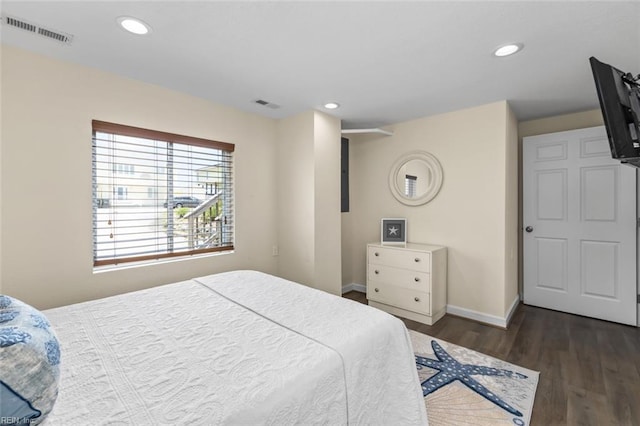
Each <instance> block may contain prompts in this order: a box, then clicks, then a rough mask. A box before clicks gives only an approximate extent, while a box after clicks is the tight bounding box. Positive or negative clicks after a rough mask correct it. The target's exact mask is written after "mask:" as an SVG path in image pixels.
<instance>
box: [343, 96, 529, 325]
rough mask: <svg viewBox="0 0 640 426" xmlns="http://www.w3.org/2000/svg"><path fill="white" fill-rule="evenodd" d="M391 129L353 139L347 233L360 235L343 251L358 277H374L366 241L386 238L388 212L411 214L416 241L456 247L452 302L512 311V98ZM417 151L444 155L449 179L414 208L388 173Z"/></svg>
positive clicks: (451, 260) (411, 236) (451, 252)
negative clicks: (397, 194) (397, 193)
mask: <svg viewBox="0 0 640 426" xmlns="http://www.w3.org/2000/svg"><path fill="white" fill-rule="evenodd" d="M390 129H391V130H393V132H394V135H393V136H390V137H385V136H372V135H363V136H356V137H353V138H351V155H352V157H353V158H354V162H353V165H352V168H351V179H352V192H351V213H350V214H351V215H352V219H351V220H349V219H343V233H347V234H350V235H352V236H353V237H352V239H351V241H344V239H343V244H344V245H343V251H344V250H351V259H352V263H353V270H352V271H351V276H352V278H353V282H355V283H358V284H364V283H365V281H366V275H365V245H366V244H367V243H368V242H375V241H379V240H380V219H381V218H383V217H405V218H407V220H408V224H407V231H408V240H409V241H410V242H419V243H431V244H440V245H444V246H447V247H448V304H449V305H453V306H456V307H459V308H461V309H466V310H470V311H475V312H480V313H482V314H485V315H491V316H496V317H499V318H504V317H505V314H506V302H505V299H506V298H507V297H508V296H510V295H512V294H514V293H515V288H516V283H515V280H514V277H513V275H514V271H515V270H517V263H516V262H517V260H516V256H515V254H514V255H513V256H510V254H509V252H510V251H511V250H515V248H514V245H515V242H516V241H517V229H516V227H515V226H514V223H515V222H516V219H515V216H516V215H517V213H516V211H517V207H516V203H515V199H517V195H516V194H517V187H516V186H515V185H514V182H517V174H516V173H517V166H516V165H514V164H513V162H514V161H513V160H515V157H516V152H517V148H515V145H516V143H517V141H516V139H515V123H514V118H513V115H512V114H511V112H510V110H509V107H508V104H507V103H506V102H497V103H493V104H490V105H484V106H480V107H476V108H470V109H466V110H462V111H456V112H452V113H447V114H442V115H437V116H432V117H426V118H421V119H418V120H413V121H409V122H405V123H400V124H397V125H394V126H390ZM413 150H425V151H428V152H430V153H432V154H433V155H435V156H436V157H437V158H438V160H440V162H441V164H442V167H443V169H444V182H443V186H442V189H441V191H440V193H439V194H438V196H437V197H436V198H435V199H433V200H432V201H431V202H430V203H428V204H426V205H423V206H418V207H407V206H404V205H403V204H400V203H399V202H398V201H396V200H395V198H393V196H392V195H391V192H390V190H389V188H388V182H387V178H388V173H389V170H390V168H391V166H392V164H393V163H394V161H396V159H397V158H399V157H400V156H401V155H403V154H404V153H406V152H409V151H413ZM512 157H513V158H512ZM514 191H515V193H514ZM343 275H345V276H348V275H349V273H348V272H344V273H343ZM511 302H512V301H509V303H511Z"/></svg>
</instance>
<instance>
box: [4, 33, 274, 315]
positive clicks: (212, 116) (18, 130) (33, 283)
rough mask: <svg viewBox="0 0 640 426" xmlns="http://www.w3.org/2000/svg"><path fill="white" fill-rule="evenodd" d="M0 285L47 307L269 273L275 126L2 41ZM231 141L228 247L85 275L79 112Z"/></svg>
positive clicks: (86, 212) (87, 217) (84, 135)
mask: <svg viewBox="0 0 640 426" xmlns="http://www.w3.org/2000/svg"><path fill="white" fill-rule="evenodd" d="M1 78H2V80H1V82H2V85H1V86H2V114H1V119H2V135H1V136H2V156H1V161H2V164H1V166H2V168H1V173H0V175H1V183H2V197H1V203H2V205H1V206H2V207H1V220H2V222H1V226H0V230H1V232H2V241H1V250H2V251H1V258H0V261H1V262H2V263H1V264H2V269H1V271H0V273H1V282H2V290H3V291H4V292H6V293H7V294H10V295H12V296H15V297H18V298H21V299H24V300H25V301H27V302H28V303H32V304H34V305H35V306H37V307H39V308H48V307H52V306H58V305H61V304H67V303H72V302H78V301H83V300H88V299H93V298H98V297H102V296H107V295H113V294H116V293H122V292H127V291H132V290H137V289H141V288H145V287H151V286H155V285H159V284H163V283H168V282H173V281H178V280H182V279H186V278H190V277H194V276H199V275H205V274H210V273H215V272H220V271H225V270H232V269H242V268H250V269H258V270H262V271H265V272H269V273H275V272H276V271H277V264H276V258H274V257H273V256H272V254H271V248H272V246H273V245H274V244H276V243H277V234H276V226H275V225H276V214H277V201H276V191H275V188H276V157H275V155H276V149H275V148H276V139H275V135H276V122H275V121H274V120H270V119H266V118H262V117H259V116H257V115H252V114H247V113H243V112H239V111H237V110H234V109H232V108H227V107H223V106H219V105H215V104H212V103H210V102H207V101H204V100H202V99H199V98H195V97H192V96H187V95H184V94H181V93H177V92H173V91H170V90H166V89H163V88H159V87H156V86H153V85H149V84H144V83H140V82H137V81H133V80H129V79H125V78H121V77H117V76H114V75H112V74H108V73H104V72H100V71H97V70H93V69H89V68H85V67H81V66H77V65H74V64H70V63H64V62H59V61H56V60H51V59H48V58H45V57H43V56H39V55H34V54H31V53H28V52H26V51H22V50H18V49H15V48H10V47H6V46H3V48H2V76H1ZM92 119H99V120H104V121H111V122H116V123H122V124H128V125H133V126H138V127H144V128H151V129H155V130H161V131H167V132H172V133H179V134H186V135H191V136H196V137H201V138H209V139H215V140H221V141H226V142H230V143H234V144H235V145H236V151H235V170H234V172H235V184H236V188H237V189H236V200H235V206H236V218H235V223H236V239H235V240H236V250H235V253H233V254H226V255H217V256H208V257H201V258H197V259H191V260H186V261H179V262H176V261H174V262H167V263H162V264H157V265H153V266H143V267H133V268H126V269H120V270H117V271H111V272H102V273H98V274H95V273H93V267H92V233H91V226H92V208H91V198H92V195H91V120H92Z"/></svg>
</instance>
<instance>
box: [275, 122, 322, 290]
mask: <svg viewBox="0 0 640 426" xmlns="http://www.w3.org/2000/svg"><path fill="white" fill-rule="evenodd" d="M313 123H314V113H313V111H307V112H304V113H302V114H298V115H296V116H293V117H289V118H285V119H282V120H279V121H278V124H277V135H278V136H277V137H278V143H277V156H278V158H280V159H283V160H285V161H282V162H281V163H280V165H279V167H278V170H277V175H278V180H277V200H278V203H279V204H280V205H281V206H282V208H281V210H280V213H279V215H278V245H279V255H278V257H277V260H278V273H279V274H280V276H282V277H284V278H287V279H289V280H292V281H296V282H299V283H303V284H306V285H309V286H313V284H314V259H315V254H314V250H315V243H314V235H315V227H314V223H315V208H314V194H313V186H314V173H313V170H314V167H315V165H314V159H313V151H314V143H313V142H314V134H313ZM291 159H295V161H288V160H291Z"/></svg>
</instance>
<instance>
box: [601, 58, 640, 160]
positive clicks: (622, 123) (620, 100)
mask: <svg viewBox="0 0 640 426" xmlns="http://www.w3.org/2000/svg"><path fill="white" fill-rule="evenodd" d="M589 62H590V63H591V71H592V72H593V79H594V81H595V84H596V91H597V92H598V99H599V100H600V109H601V110H602V116H603V118H604V126H605V128H606V129H607V136H608V137H609V147H610V148H611V156H612V157H613V158H615V159H617V160H620V161H621V162H622V163H626V164H629V165H632V166H635V167H640V140H639V138H640V84H639V83H638V80H639V79H640V75H639V76H638V77H635V78H634V77H633V75H631V74H630V73H625V72H623V71H620V70H619V69H617V68H614V67H612V66H611V65H608V64H605V63H603V62H600V61H598V60H597V59H596V58H594V57H591V58H589Z"/></svg>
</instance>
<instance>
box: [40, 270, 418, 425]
mask: <svg viewBox="0 0 640 426" xmlns="http://www.w3.org/2000/svg"><path fill="white" fill-rule="evenodd" d="M45 314H46V315H47V317H48V318H49V320H50V322H51V323H52V325H53V327H54V329H55V331H56V333H57V335H58V338H59V341H60V345H61V352H62V363H61V378H60V389H59V396H58V400H57V402H56V405H55V406H54V409H53V411H52V412H51V414H50V415H49V417H48V418H47V419H46V421H45V424H47V425H65V426H67V425H76V424H77V425H81V424H82V425H85V424H92V425H100V424H110V425H111V424H123V425H124V424H127V425H178V424H189V425H198V424H202V425H205V424H206V425H211V424H277V425H282V424H317V423H325V424H336V425H337V424H395V425H398V424H411V425H416V424H426V422H427V420H426V413H425V409H424V401H423V398H422V393H421V392H420V387H419V383H418V377H417V373H416V369H415V363H414V359H413V353H412V350H411V344H410V341H409V337H408V334H407V331H406V329H405V327H404V325H403V324H402V322H401V321H400V320H398V319H396V318H394V317H392V316H390V315H388V314H386V313H384V312H382V311H378V310H376V309H373V308H369V307H367V306H365V305H361V304H358V303H355V302H352V301H350V300H345V299H342V298H339V297H335V296H332V295H329V294H327V293H324V292H321V291H318V290H314V289H311V288H308V287H305V286H302V285H299V284H295V283H292V282H290V281H286V280H283V279H281V278H277V277H273V276H271V275H267V274H263V273H260V272H255V271H234V272H228V273H223V274H216V275H210V276H206V277H201V278H197V279H193V280H189V281H184V282H180V283H175V284H169V285H165V286H160V287H155V288H152V289H148V290H143V291H138V292H134V293H129V294H124V295H119V296H114V297H110V298H105V299H100V300H96V301H91V302H86V303H81V304H77V305H71V306H66V307H62V308H57V309H51V310H48V311H46V312H45Z"/></svg>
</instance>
